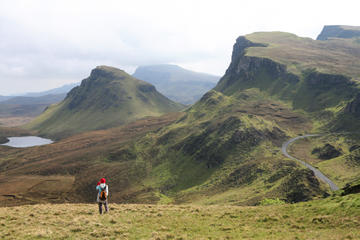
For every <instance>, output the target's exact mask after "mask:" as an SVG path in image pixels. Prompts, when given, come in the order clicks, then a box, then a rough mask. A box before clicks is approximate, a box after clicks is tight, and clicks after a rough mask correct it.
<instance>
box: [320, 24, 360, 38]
mask: <svg viewBox="0 0 360 240" xmlns="http://www.w3.org/2000/svg"><path fill="white" fill-rule="evenodd" d="M357 37H360V26H346V25H325V26H324V28H323V30H322V31H321V33H320V34H319V36H318V37H317V38H316V40H328V39H329V38H357Z"/></svg>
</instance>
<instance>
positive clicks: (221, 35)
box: [0, 0, 360, 95]
mask: <svg viewBox="0 0 360 240" xmlns="http://www.w3.org/2000/svg"><path fill="white" fill-rule="evenodd" d="M359 2H360V1H359V0H341V1H339V0H336V1H333V0H326V1H323V0H311V1H309V0H299V1H290V0H271V1H270V0H250V1H242V0H221V1H212V0H204V1H203V0H179V1H177V0H167V1H166V0H142V1H140V0H127V1H122V0H114V1H111V0H31V1H30V0H22V1H21V0H0V86H1V87H0V95H8V94H15V93H23V92H31V91H40V90H46V89H50V88H54V87H58V86H61V85H63V84H66V83H72V82H79V81H80V80H82V79H84V78H86V77H87V76H88V75H89V73H90V71H91V69H93V68H94V67H96V66H97V65H111V66H114V67H118V68H122V69H124V70H125V71H127V72H129V73H132V72H133V71H134V69H135V68H136V67H137V66H139V65H149V64H160V63H174V64H178V65H180V66H182V67H185V68H188V69H191V70H195V71H199V72H206V73H212V74H216V75H223V74H224V72H225V70H226V68H227V67H228V65H229V62H230V57H231V51H232V46H233V44H234V42H235V39H236V38H237V37H238V36H240V35H244V34H248V33H252V32H255V31H286V32H292V33H295V34H297V35H299V36H303V37H311V38H316V36H317V35H318V34H319V33H320V31H321V29H322V27H323V25H331V24H344V25H358V26H360V17H359V9H360V3H359Z"/></svg>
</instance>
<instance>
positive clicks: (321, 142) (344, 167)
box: [290, 134, 360, 187]
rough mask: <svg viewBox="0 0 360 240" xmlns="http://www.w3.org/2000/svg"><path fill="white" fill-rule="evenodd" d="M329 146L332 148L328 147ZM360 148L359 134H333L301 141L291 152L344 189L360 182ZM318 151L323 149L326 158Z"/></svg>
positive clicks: (292, 147)
mask: <svg viewBox="0 0 360 240" xmlns="http://www.w3.org/2000/svg"><path fill="white" fill-rule="evenodd" d="M329 145H330V146H332V147H331V148H330V147H328V146H329ZM358 146H359V139H358V134H332V135H325V136H322V137H317V138H310V139H305V140H299V141H297V142H295V143H294V144H293V145H292V146H291V148H290V150H291V154H292V155H293V156H295V157H297V158H300V159H302V160H305V161H307V162H309V163H310V164H312V165H313V166H315V167H317V168H318V169H319V170H320V171H322V172H323V173H324V174H325V175H327V176H328V177H330V178H331V179H332V180H334V181H335V183H336V184H337V185H339V186H341V187H344V186H345V185H346V184H348V183H352V182H354V181H357V180H360V178H359V173H360V151H359V150H360V147H358ZM316 149H321V150H322V151H323V154H322V155H323V156H326V157H325V158H324V157H321V154H319V152H317V151H314V150H316ZM334 149H335V151H334ZM334 153H336V154H335V155H334ZM329 156H331V157H329Z"/></svg>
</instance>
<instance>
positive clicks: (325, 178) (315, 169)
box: [281, 134, 339, 191]
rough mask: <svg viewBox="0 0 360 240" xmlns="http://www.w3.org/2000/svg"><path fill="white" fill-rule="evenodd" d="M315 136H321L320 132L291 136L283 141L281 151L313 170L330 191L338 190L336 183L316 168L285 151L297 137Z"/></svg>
mask: <svg viewBox="0 0 360 240" xmlns="http://www.w3.org/2000/svg"><path fill="white" fill-rule="evenodd" d="M316 136H321V135H320V134H307V135H304V136H298V137H295V138H292V139H290V140H288V141H286V142H284V143H283V145H282V148H281V151H282V153H283V154H284V155H285V156H286V157H288V158H290V159H293V160H296V161H298V162H299V163H301V164H302V165H304V166H305V167H307V168H309V169H310V170H311V171H313V172H314V174H315V176H316V177H318V178H319V179H321V180H322V181H324V182H325V183H327V184H328V185H329V187H330V189H331V190H332V191H336V190H339V187H338V186H336V184H335V183H334V182H333V181H331V180H330V179H329V178H327V177H326V176H325V175H324V174H323V173H322V172H320V171H319V170H318V169H317V168H315V167H313V166H311V165H310V164H308V163H306V162H304V161H302V160H300V159H297V158H295V157H293V156H291V155H290V154H289V153H288V152H287V148H288V147H289V145H290V144H292V143H293V142H295V141H297V140H299V139H303V138H308V137H316Z"/></svg>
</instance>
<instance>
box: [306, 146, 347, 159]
mask: <svg viewBox="0 0 360 240" xmlns="http://www.w3.org/2000/svg"><path fill="white" fill-rule="evenodd" d="M312 154H315V155H317V156H318V158H320V159H323V160H328V159H332V158H336V157H338V156H340V155H341V150H340V149H336V148H335V147H334V146H333V145H331V144H325V145H324V146H323V147H321V148H315V149H314V150H313V151H312Z"/></svg>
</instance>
